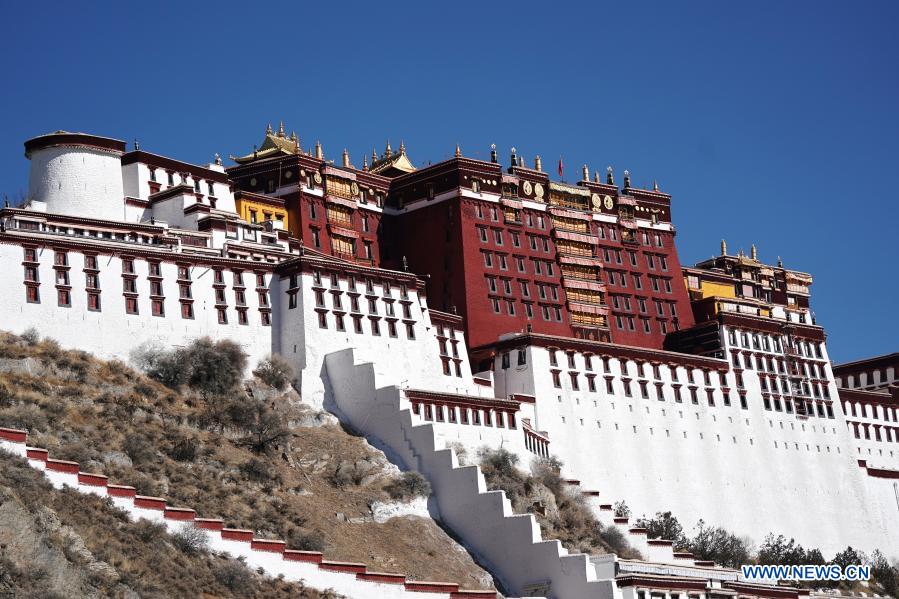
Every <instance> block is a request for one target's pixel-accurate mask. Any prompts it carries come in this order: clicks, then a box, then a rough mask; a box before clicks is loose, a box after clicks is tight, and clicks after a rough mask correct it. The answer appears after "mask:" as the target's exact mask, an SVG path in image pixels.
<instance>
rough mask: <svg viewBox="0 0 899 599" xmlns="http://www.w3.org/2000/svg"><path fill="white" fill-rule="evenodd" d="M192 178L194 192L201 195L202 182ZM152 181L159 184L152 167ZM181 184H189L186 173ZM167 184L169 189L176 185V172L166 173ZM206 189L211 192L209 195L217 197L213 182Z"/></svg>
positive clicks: (207, 182)
mask: <svg viewBox="0 0 899 599" xmlns="http://www.w3.org/2000/svg"><path fill="white" fill-rule="evenodd" d="M192 178H193V181H194V191H195V192H197V193H200V184H201V182H202V180H201V179H200V178H199V177H192ZM150 181H151V182H153V183H158V182H159V181H158V180H157V178H156V169H155V168H153V167H150ZM181 182H182V183H187V176H186V173H182V174H181ZM166 184H167V185H168V186H169V187H172V186H174V185H175V171H169V170H167V171H166ZM206 189H207V191H208V192H209V195H211V196H214V195H215V186H214V185H213V183H212V181H206Z"/></svg>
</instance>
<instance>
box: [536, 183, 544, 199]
mask: <svg viewBox="0 0 899 599" xmlns="http://www.w3.org/2000/svg"><path fill="white" fill-rule="evenodd" d="M534 195H535V196H537V198H538V199H539V198H542V197H543V185H541V184H540V183H537V184H536V185H534Z"/></svg>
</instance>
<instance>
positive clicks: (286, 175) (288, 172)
mask: <svg viewBox="0 0 899 599" xmlns="http://www.w3.org/2000/svg"><path fill="white" fill-rule="evenodd" d="M291 177H293V171H291V170H287V171H284V178H285V179H290V178H291Z"/></svg>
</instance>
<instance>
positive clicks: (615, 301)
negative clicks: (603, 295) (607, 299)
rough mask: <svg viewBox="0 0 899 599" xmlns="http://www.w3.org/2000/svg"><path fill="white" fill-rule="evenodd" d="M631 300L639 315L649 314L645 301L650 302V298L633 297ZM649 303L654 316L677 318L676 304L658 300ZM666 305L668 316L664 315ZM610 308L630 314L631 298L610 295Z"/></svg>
mask: <svg viewBox="0 0 899 599" xmlns="http://www.w3.org/2000/svg"><path fill="white" fill-rule="evenodd" d="M633 299H634V301H635V302H636V305H637V311H638V312H639V313H640V314H649V310H648V309H647V306H648V303H647V301H648V300H650V298H647V297H640V296H634V298H633ZM651 301H652V303H653V305H654V306H655V313H656V316H662V317H664V316H667V315H670V316H672V317H674V318H676V317H677V302H673V301H671V302H668V301H664V300H659V299H652V300H651ZM666 305H667V306H668V313H669V314H666V313H665V306H666ZM612 307H613V308H615V309H616V310H624V311H626V312H631V311H632V306H631V296H630V295H620V294H612Z"/></svg>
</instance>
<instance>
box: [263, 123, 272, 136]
mask: <svg viewBox="0 0 899 599" xmlns="http://www.w3.org/2000/svg"><path fill="white" fill-rule="evenodd" d="M265 134H266V135H271V134H272V124H271V123H269V124H268V127H266V128H265Z"/></svg>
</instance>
